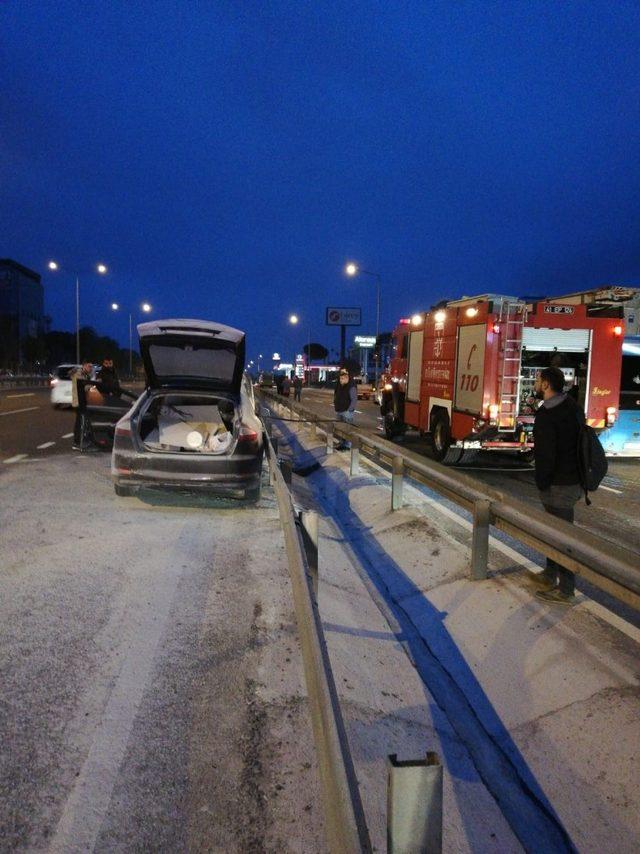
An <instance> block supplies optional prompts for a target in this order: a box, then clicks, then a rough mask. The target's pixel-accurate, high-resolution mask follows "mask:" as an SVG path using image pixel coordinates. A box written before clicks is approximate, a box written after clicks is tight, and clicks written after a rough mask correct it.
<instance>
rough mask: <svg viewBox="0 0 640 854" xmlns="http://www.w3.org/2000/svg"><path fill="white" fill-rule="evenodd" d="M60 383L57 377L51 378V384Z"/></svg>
mask: <svg viewBox="0 0 640 854" xmlns="http://www.w3.org/2000/svg"><path fill="white" fill-rule="evenodd" d="M58 383H59V380H57V379H56V378H55V377H53V379H52V380H51V385H58Z"/></svg>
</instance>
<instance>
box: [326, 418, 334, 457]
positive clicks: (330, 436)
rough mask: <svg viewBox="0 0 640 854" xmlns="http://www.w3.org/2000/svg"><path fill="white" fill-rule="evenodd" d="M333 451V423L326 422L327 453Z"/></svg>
mask: <svg viewBox="0 0 640 854" xmlns="http://www.w3.org/2000/svg"><path fill="white" fill-rule="evenodd" d="M332 453H333V423H332V422H329V423H328V424H327V454H332Z"/></svg>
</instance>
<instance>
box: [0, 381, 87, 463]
mask: <svg viewBox="0 0 640 854" xmlns="http://www.w3.org/2000/svg"><path fill="white" fill-rule="evenodd" d="M74 417H75V416H74V413H73V412H72V411H71V410H70V409H54V408H53V407H52V406H51V403H50V390H49V389H48V388H34V389H22V390H18V389H15V390H14V389H3V390H2V391H0V471H2V468H4V466H6V465H13V464H14V463H21V462H23V461H24V460H26V459H29V460H31V459H39V458H41V457H44V456H50V455H51V454H60V453H65V452H68V451H69V450H70V449H71V443H72V440H73V422H74Z"/></svg>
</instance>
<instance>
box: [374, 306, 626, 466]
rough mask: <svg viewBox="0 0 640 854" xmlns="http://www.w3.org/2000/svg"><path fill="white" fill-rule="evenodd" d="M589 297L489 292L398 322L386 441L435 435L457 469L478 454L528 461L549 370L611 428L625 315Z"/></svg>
mask: <svg viewBox="0 0 640 854" xmlns="http://www.w3.org/2000/svg"><path fill="white" fill-rule="evenodd" d="M585 293H586V294H591V295H593V294H595V293H596V292H585ZM584 296H585V295H584V294H581V295H571V296H570V297H565V298H562V297H557V298H556V297H553V298H551V297H549V298H540V299H529V298H525V299H519V298H516V297H510V296H504V295H498V294H485V295H482V296H477V297H465V298H463V299H459V300H453V301H451V302H446V303H443V304H440V305H439V306H436V307H435V308H433V309H432V310H430V311H428V312H426V313H424V314H418V315H415V316H414V317H412V318H411V319H410V321H409V322H403V323H401V324H400V325H399V326H398V327H397V328H396V330H395V333H394V336H395V348H396V350H395V354H394V358H393V360H392V362H391V365H390V371H389V374H390V382H389V383H388V384H387V388H386V389H385V396H384V398H383V404H382V413H383V416H384V421H385V431H386V434H387V436H388V437H390V438H392V437H393V436H395V435H398V433H400V432H402V431H403V430H405V429H406V428H413V429H416V430H418V431H420V433H423V434H429V436H430V437H431V441H432V444H433V449H434V453H435V456H436V457H437V458H438V459H441V460H444V461H445V462H447V463H451V464H455V463H461V462H467V461H468V460H469V459H470V458H472V457H473V456H475V455H476V454H477V453H478V451H480V450H501V451H513V452H516V453H528V452H530V451H531V449H532V448H533V435H532V432H533V420H534V415H535V409H536V401H535V399H534V383H535V379H536V375H537V373H538V371H540V370H541V369H542V368H546V367H549V366H556V367H559V368H560V369H561V370H562V372H563V373H564V375H565V380H566V385H565V390H566V391H567V392H568V393H569V394H572V395H574V396H575V398H576V400H577V402H578V403H579V404H580V406H581V407H582V408H583V409H584V411H585V414H586V418H587V421H588V423H589V424H591V425H592V426H593V427H595V428H596V429H606V427H607V426H611V425H612V424H613V423H614V421H615V416H616V412H617V405H618V396H619V385H620V367H621V359H622V340H623V335H624V323H623V321H622V319H621V318H622V316H623V309H622V306H621V305H619V304H616V303H615V302H606V301H604V302H599V301H597V300H596V299H584ZM571 297H574V298H575V300H573V299H571Z"/></svg>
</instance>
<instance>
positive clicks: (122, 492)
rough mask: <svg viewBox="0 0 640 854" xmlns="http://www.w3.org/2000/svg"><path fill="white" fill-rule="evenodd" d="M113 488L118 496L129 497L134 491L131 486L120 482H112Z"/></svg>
mask: <svg viewBox="0 0 640 854" xmlns="http://www.w3.org/2000/svg"><path fill="white" fill-rule="evenodd" d="M113 489H114V492H115V494H116V495H117V496H119V497H120V498H130V497H131V496H132V495H135V492H136V491H135V489H134V488H133V487H132V486H123V485H122V484H121V483H114V484H113Z"/></svg>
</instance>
